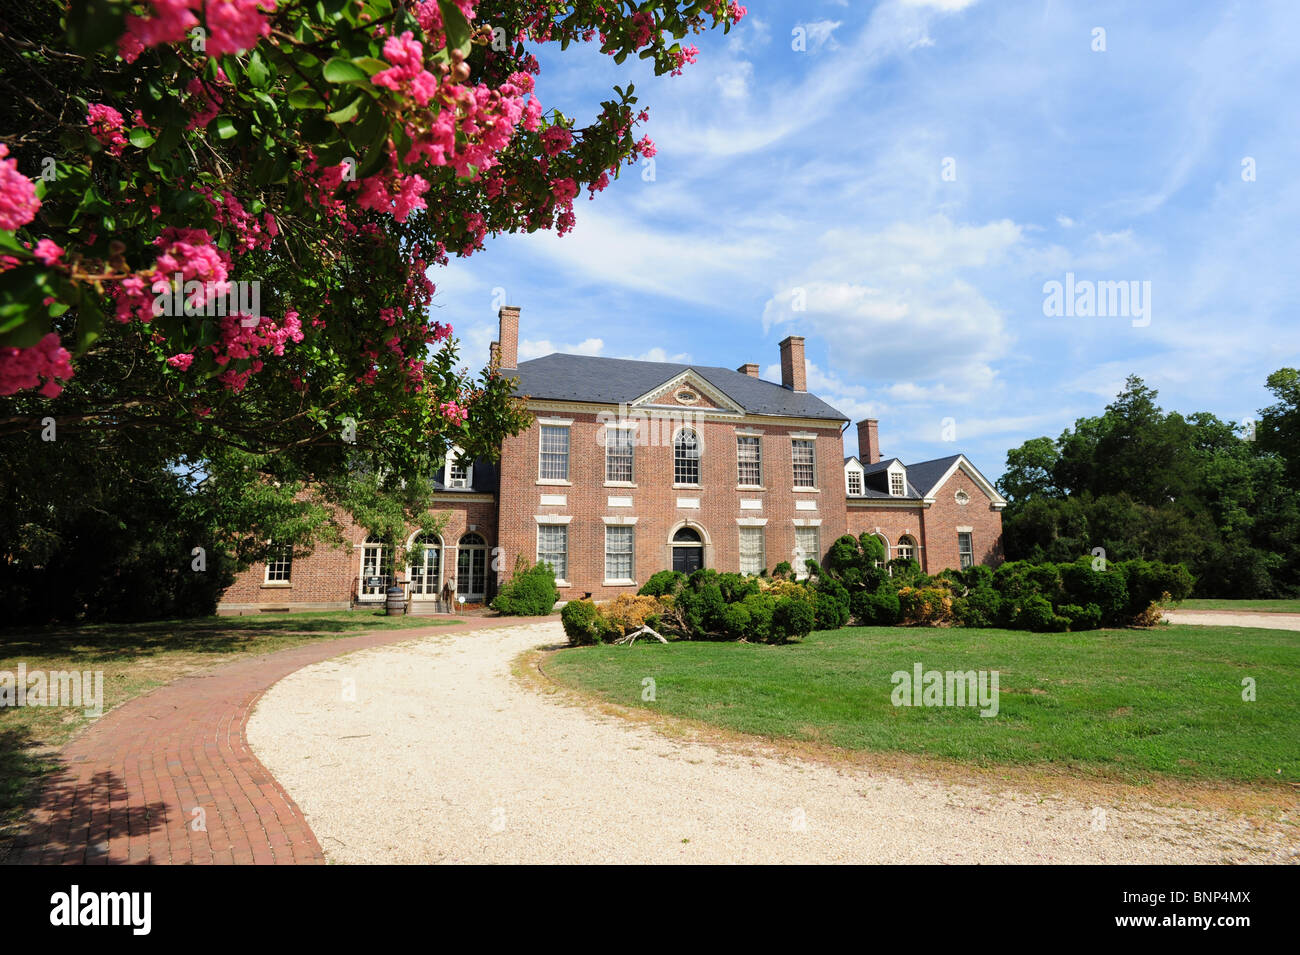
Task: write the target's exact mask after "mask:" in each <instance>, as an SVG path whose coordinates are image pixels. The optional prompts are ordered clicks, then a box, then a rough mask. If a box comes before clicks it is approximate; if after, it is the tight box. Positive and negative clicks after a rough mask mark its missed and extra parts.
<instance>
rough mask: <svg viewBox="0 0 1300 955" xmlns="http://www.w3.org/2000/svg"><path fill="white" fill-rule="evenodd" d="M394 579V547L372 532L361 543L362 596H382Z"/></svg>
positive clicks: (360, 589)
mask: <svg viewBox="0 0 1300 955" xmlns="http://www.w3.org/2000/svg"><path fill="white" fill-rule="evenodd" d="M392 579H393V549H392V548H391V547H389V546H388V545H387V544H385V543H384V541H383V540H381V539H380V538H378V537H376V536H375V535H374V534H371V535H370V536H369V537H367V538H366V541H365V543H364V544H362V545H361V586H360V587H359V588H358V590H359V593H360V595H361V596H362V597H369V598H382V597H383V596H384V591H385V590H386V589H387V588H388V584H389V582H390V581H391V580H392Z"/></svg>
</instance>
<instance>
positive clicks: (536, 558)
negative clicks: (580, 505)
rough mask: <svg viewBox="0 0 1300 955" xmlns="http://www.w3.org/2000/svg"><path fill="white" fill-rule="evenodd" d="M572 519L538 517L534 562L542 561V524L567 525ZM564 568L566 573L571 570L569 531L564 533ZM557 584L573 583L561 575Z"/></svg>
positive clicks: (557, 579) (559, 585) (562, 585)
mask: <svg viewBox="0 0 1300 955" xmlns="http://www.w3.org/2000/svg"><path fill="white" fill-rule="evenodd" d="M572 520H573V518H572V517H559V518H547V519H542V518H540V517H539V518H537V533H536V534H535V535H534V538H535V541H534V543H535V546H534V550H533V560H534V562H536V563H539V564H540V563H541V562H542V526H543V525H560V524H564V525H566V526H567V525H568V523H569V522H570V521H572ZM564 570H565V572H566V573H567V572H568V570H569V535H568V532H567V531H566V532H565V535H564ZM555 586H556V587H572V586H573V585H572V584H571V583H569V582H568V580H563V579H561V578H559V577H556V578H555Z"/></svg>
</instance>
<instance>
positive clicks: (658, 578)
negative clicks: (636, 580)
mask: <svg viewBox="0 0 1300 955" xmlns="http://www.w3.org/2000/svg"><path fill="white" fill-rule="evenodd" d="M685 581H686V575H685V574H683V573H682V572H681V571H677V570H661V571H659V573H657V574H655V575H653V576H652V577H651V578H650V579H649V580H647V581H646V582H645V583H644V584H643V585H642V587H641V589H640V590H639V591H637V593H639V594H640V595H641V596H643V597H663V596H665V595H667V596H672V595H674V594H676V593H677V591H679V590H681V588H682V584H683V583H685Z"/></svg>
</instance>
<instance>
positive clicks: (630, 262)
mask: <svg viewBox="0 0 1300 955" xmlns="http://www.w3.org/2000/svg"><path fill="white" fill-rule="evenodd" d="M747 6H748V8H749V15H748V17H746V19H745V20H744V21H743V23H742V24H741V25H740V26H739V27H738V28H737V29H735V30H733V31H732V33H731V34H730V35H728V36H723V35H722V34H721V33H720V32H716V33H708V34H704V35H702V36H700V37H697V38H696V39H695V42H696V43H697V45H698V46H699V47H700V50H701V54H700V57H699V61H698V63H696V64H695V65H694V66H693V67H688V68H687V70H686V72H685V74H684V75H683V76H680V77H666V76H665V77H661V78H655V77H653V76H651V75H650V74H649V72H648V71H647V70H645V69H644V66H643V64H641V63H639V62H638V63H635V64H634V63H632V62H630V61H629V62H628V63H625V64H624V65H623V66H621V67H620V66H617V65H615V64H614V63H613V61H612V60H610V59H609V58H607V57H604V56H602V55H600V54H599V53H598V52H596V51H595V50H594V49H574V48H570V50H569V51H567V52H565V53H563V54H561V53H559V51H558V50H557V49H556V50H547V51H545V52H544V53H543V55H542V57H541V60H542V65H543V70H542V73H541V75H540V76H539V78H538V84H537V88H538V93H539V95H540V96H541V98H542V102H543V105H544V106H546V107H547V108H552V107H555V108H559V109H561V110H563V111H564V112H565V114H566V115H570V116H577V117H578V120H579V123H582V122H584V121H589V120H590V118H591V117H592V116H593V115H594V112H595V109H596V106H597V104H598V103H599V101H600V99H601V98H602V97H604V96H606V95H608V91H609V90H610V88H611V87H612V86H613V85H614V84H625V83H626V82H628V80H629V79H631V80H633V81H634V82H635V83H636V87H637V93H638V95H639V96H640V98H641V105H643V106H647V107H649V109H650V121H649V123H648V124H646V126H645V127H644V128H645V131H646V132H647V133H648V134H649V135H650V136H651V138H652V139H654V140H655V142H656V144H657V145H658V147H659V154H658V156H657V157H656V159H655V163H654V170H653V173H654V175H653V178H652V179H650V180H649V181H647V178H646V177H645V176H643V175H642V171H641V170H640V169H628V170H625V172H624V175H623V177H622V178H621V179H620V180H618V181H617V182H615V183H614V184H613V185H612V186H611V187H610V189H608V190H607V191H606V192H605V193H603V194H601V195H598V196H597V198H596V199H595V201H592V202H589V201H587V200H586V199H585V198H580V199H579V201H578V202H577V203H576V204H575V205H576V208H577V213H578V225H577V228H576V229H575V230H574V232H572V233H571V234H569V235H568V236H565V237H563V238H559V237H556V236H554V235H540V234H539V235H533V236H507V237H501V238H498V239H496V240H492V241H490V242H489V244H488V246H487V248H486V250H484V251H483V252H480V253H478V254H477V255H475V256H473V257H472V258H470V259H468V260H454V261H453V262H452V264H451V265H450V266H449V267H448V268H445V269H439V270H435V271H434V273H433V279H434V281H435V282H436V284H437V286H438V295H437V297H436V299H435V301H436V303H437V305H438V306H439V310H438V317H439V318H440V319H442V320H444V321H450V322H451V323H452V324H453V326H454V327H455V329H456V334H457V336H458V337H459V338H460V339H461V342H462V346H463V349H464V352H463V354H464V357H465V358H466V359H467V360H472V361H473V363H474V365H475V366H476V367H477V365H479V364H481V362H482V361H484V360H485V357H486V354H487V345H488V342H490V341H491V340H492V339H493V338H495V336H496V316H495V309H494V295H498V294H500V293H499V292H498V290H504V294H505V297H506V299H507V301H508V303H509V304H512V305H518V306H521V308H522V310H523V311H522V315H521V332H520V337H521V357H524V358H531V357H538V356H540V355H543V354H547V353H549V352H552V351H565V352H578V353H584V354H601V355H607V356H613V357H632V358H651V359H669V360H677V361H691V362H696V363H699V364H707V365H724V366H729V367H735V366H737V365H739V364H741V363H743V362H747V361H756V362H759V363H760V365H761V366H762V367H763V369H764V377H768V378H771V379H773V380H779V377H780V374H779V369H778V366H777V361H778V350H777V343H778V342H779V341H780V340H781V339H782V338H784V337H785V336H786V335H789V334H801V335H803V336H805V338H806V339H807V347H808V360H809V381H810V390H813V391H815V392H816V393H817V394H819V395H820V396H822V397H823V398H825V399H826V400H828V401H830V402H831V403H832V404H833V405H835V406H836V407H838V408H839V409H840V410H842V411H843V412H844V413H845V414H846V415H848V416H849V417H851V418H852V419H853V420H855V421H856V420H858V419H859V418H862V417H877V418H879V419H880V435H881V445H882V450H883V452H884V454H885V455H886V456H898V457H901V458H902V459H903V460H904V461H916V460H924V459H928V458H933V457H938V456H942V455H946V454H951V453H953V452H955V451H958V450H960V451H963V452H965V453H966V454H967V455H968V456H970V457H971V458H972V460H974V461H975V462H976V464H977V465H978V466H979V467H980V468H981V469H982V470H983V471H984V472H985V473H986V474H988V475H989V476H990V477H995V476H997V475H999V474H1000V473H1001V472H1002V470H1003V467H1004V465H1005V454H1006V450H1007V448H1009V447H1015V446H1017V445H1019V444H1020V443H1021V442H1022V441H1024V440H1026V439H1027V438H1031V437H1034V436H1037V435H1042V434H1046V435H1051V436H1053V437H1054V436H1056V435H1057V434H1059V433H1060V432H1061V430H1062V429H1063V428H1065V427H1067V426H1068V425H1070V424H1071V423H1072V422H1073V421H1074V419H1075V418H1077V417H1079V416H1081V415H1086V414H1096V413H1098V412H1100V410H1101V408H1102V407H1103V406H1104V405H1105V403H1106V402H1107V401H1108V400H1109V399H1110V398H1111V397H1112V396H1113V395H1114V394H1115V392H1116V391H1117V390H1118V389H1119V387H1120V386H1121V384H1122V382H1123V380H1124V378H1125V376H1126V375H1128V374H1130V373H1134V374H1138V375H1141V376H1142V377H1143V378H1145V379H1146V380H1147V382H1148V384H1150V385H1152V386H1154V387H1156V388H1158V389H1159V391H1160V393H1161V400H1162V404H1163V405H1164V406H1165V407H1166V408H1176V409H1179V410H1183V411H1198V410H1209V411H1213V412H1215V413H1216V414H1218V415H1220V416H1221V417H1224V418H1228V419H1232V420H1240V419H1241V418H1242V417H1243V416H1247V415H1253V414H1254V413H1255V412H1256V411H1257V409H1259V408H1260V407H1262V406H1263V405H1265V404H1267V403H1268V400H1269V396H1268V393H1267V391H1266V390H1265V389H1264V387H1263V384H1264V379H1265V378H1266V377H1267V375H1268V373H1269V372H1271V371H1273V370H1275V369H1277V368H1279V367H1282V366H1284V365H1292V366H1294V365H1296V364H1297V363H1300V324H1298V323H1297V322H1296V316H1297V309H1296V304H1297V297H1298V296H1297V275H1300V254H1298V253H1300V180H1298V179H1297V176H1296V175H1295V171H1296V170H1297V169H1298V168H1300V134H1298V133H1297V130H1300V115H1298V113H1300V106H1298V105H1297V103H1298V102H1300V96H1298V95H1297V91H1298V90H1300V46H1298V45H1297V44H1296V43H1295V37H1296V36H1297V35H1300V4H1297V3H1294V2H1293V0H1278V2H1251V3H1220V2H1188V0H1182V2H1157V0H1151V2H1142V3H1133V2H1131V0H1129V2H1086V3H1085V2H1063V0H1035V2H1028V0H1026V2H1015V0H997V2H994V0H882V2H879V3H870V2H852V0H849V2H816V0H809V2H801V3H764V2H760V0H751V2H749V3H748V4H747ZM1098 28H1100V29H1101V30H1104V37H1102V36H1101V35H1100V34H1098V33H1096V30H1097V29H1098ZM796 30H801V31H802V32H801V34H800V35H801V36H802V37H803V38H804V42H803V44H802V45H803V46H804V47H805V49H803V50H796V49H794V47H795V46H796V45H799V44H797V43H796V39H797V37H796V34H795V31H796ZM1099 39H1104V46H1105V49H1104V50H1095V49H1094V47H1095V46H1099V45H1100V43H1099ZM1247 159H1249V160H1250V161H1251V163H1253V168H1254V174H1255V175H1254V180H1253V181H1247V179H1246V178H1244V177H1243V169H1244V167H1243V160H1247ZM946 160H951V161H950V162H947V163H946V164H945V161H946ZM945 169H946V170H947V172H948V174H947V175H946V176H945ZM1067 272H1072V273H1074V275H1075V276H1076V280H1087V281H1095V282H1113V281H1126V282H1127V281H1136V282H1149V283H1150V286H1149V288H1150V303H1149V304H1150V314H1149V318H1150V321H1149V324H1146V325H1141V324H1138V325H1135V324H1134V321H1133V320H1131V319H1130V318H1128V317H1116V316H1108V317H1079V316H1069V317H1067V316H1047V315H1045V314H1044V297H1045V296H1044V283H1046V282H1049V281H1058V282H1064V281H1065V276H1066V273H1067ZM800 302H802V303H803V304H804V306H805V307H804V308H802V309H799V308H797V305H798V303H800ZM949 418H950V419H952V428H951V429H950V434H951V436H952V437H953V438H954V440H951V441H945V440H944V437H945V435H944V420H945V419H949ZM845 441H846V447H847V453H853V452H854V450H856V435H855V433H854V430H853V429H852V428H850V429H849V431H848V432H847V433H846V435H845Z"/></svg>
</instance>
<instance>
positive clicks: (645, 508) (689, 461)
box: [218, 307, 1005, 613]
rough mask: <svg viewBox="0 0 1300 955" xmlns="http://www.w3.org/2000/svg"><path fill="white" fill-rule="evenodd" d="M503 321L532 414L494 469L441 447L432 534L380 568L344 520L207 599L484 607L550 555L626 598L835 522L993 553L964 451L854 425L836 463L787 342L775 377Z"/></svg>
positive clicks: (747, 558)
mask: <svg viewBox="0 0 1300 955" xmlns="http://www.w3.org/2000/svg"><path fill="white" fill-rule="evenodd" d="M519 315H520V310H519V309H518V308H515V307H505V308H502V309H501V310H500V313H499V318H500V334H499V336H498V341H496V342H494V343H493V345H492V348H493V354H494V357H495V359H496V360H497V362H498V365H499V367H500V368H501V369H502V371H503V373H504V374H505V375H507V376H508V377H511V378H515V379H517V380H518V384H517V387H516V394H517V395H519V396H520V397H522V398H525V399H526V402H527V409H528V412H529V413H530V415H531V417H532V421H531V423H530V424H529V426H528V428H527V429H525V430H524V431H522V432H520V433H519V434H517V435H514V436H513V437H510V438H507V439H506V440H505V442H504V443H503V444H502V447H501V455H500V460H499V461H498V462H495V463H494V462H490V461H486V460H479V461H469V460H462V459H459V458H457V457H456V456H455V455H454V454H453V455H451V456H450V457H449V460H448V461H447V463H446V465H445V467H444V468H443V471H442V473H441V474H440V475H438V477H437V480H436V482H435V488H436V490H435V493H434V496H433V500H432V501H431V502H430V508H431V509H432V510H435V511H438V512H440V513H443V514H445V515H446V517H447V521H446V524H445V526H444V527H443V530H442V533H441V534H438V535H433V534H420V533H417V532H414V531H413V532H412V534H411V536H410V538H409V539H408V540H406V541H403V542H401V543H402V544H403V545H405V546H404V550H405V558H404V566H394V548H393V546H392V542H389V541H383V540H378V539H374V538H373V537H369V536H367V535H366V533H365V532H364V530H362V529H361V528H358V527H355V526H352V527H349V528H348V540H349V542H350V545H351V546H350V549H346V550H344V549H340V548H337V547H327V546H320V547H317V548H316V549H315V551H314V552H313V553H311V554H310V555H309V556H305V557H297V558H295V557H293V556H292V555H291V554H290V553H288V552H287V551H286V552H284V553H282V554H281V555H280V557H279V558H278V559H273V560H271V561H269V562H267V563H263V564H257V565H255V566H253V567H251V568H250V569H249V570H247V571H245V572H243V573H242V574H240V575H239V576H238V577H237V578H236V581H235V583H234V584H233V585H232V586H231V587H230V588H229V589H228V590H227V591H226V593H225V595H224V596H223V599H222V602H221V604H220V606H219V608H218V610H219V612H222V613H249V612H257V611H263V610H265V611H269V610H286V609H287V610H317V609H319V610H324V609H337V608H350V607H358V606H364V605H367V604H379V603H382V602H383V601H384V599H385V592H386V590H387V588H388V587H389V586H390V585H391V584H392V583H394V582H397V583H399V584H400V585H401V586H403V588H404V589H405V591H406V594H407V597H408V600H409V607H410V609H411V610H412V612H439V611H447V610H450V609H452V607H453V606H454V605H455V604H456V603H458V602H461V601H463V602H466V603H482V602H485V601H487V600H490V599H491V598H492V596H493V595H494V594H495V593H496V591H497V589H498V587H499V586H500V584H501V583H502V582H504V580H505V579H507V578H508V577H509V575H510V573H511V572H512V570H513V568H514V565H515V559H516V557H517V556H518V555H523V556H524V557H525V558H527V559H528V561H529V562H533V561H537V560H544V561H547V562H549V563H550V564H551V566H552V567H553V568H554V570H555V574H556V578H557V583H558V585H559V588H560V599H561V600H568V599H570V598H575V597H582V596H585V595H588V594H590V595H591V596H593V597H594V598H596V599H599V600H603V599H607V598H611V597H614V596H617V595H618V594H623V593H635V592H636V591H637V589H638V588H639V587H640V586H641V584H642V583H643V582H644V581H645V580H646V579H647V578H648V577H649V576H650V575H651V574H653V573H655V572H656V571H659V570H664V569H668V568H672V569H675V570H680V571H685V572H690V571H693V570H695V569H698V568H701V567H712V568H715V569H717V570H722V571H733V572H735V571H738V572H741V573H753V574H757V573H760V572H762V571H764V570H767V571H769V572H770V571H771V570H772V568H774V567H775V566H776V565H777V564H779V563H781V562H783V561H788V562H790V563H791V564H792V565H793V566H794V568H795V570H796V571H798V570H799V569H800V568H801V567H802V564H803V561H804V559H806V558H807V557H812V558H815V559H818V560H820V559H821V558H822V556H823V555H824V553H825V550H826V548H827V547H829V546H830V544H831V543H832V542H833V541H834V540H835V539H836V538H838V537H840V536H841V535H843V534H845V533H849V534H853V535H855V536H857V535H861V534H863V533H868V534H874V535H876V536H878V537H879V538H880V540H881V541H882V542H883V543H884V545H885V548H886V552H887V554H888V555H889V557H890V558H894V557H908V558H912V559H914V560H916V561H918V562H919V563H920V564H921V567H922V568H923V569H924V570H925V571H927V572H928V573H937V572H938V571H940V570H942V569H943V568H945V567H966V566H969V565H971V564H973V563H985V564H995V563H997V562H998V561H999V560H1000V559H1001V552H1002V547H1001V544H1002V513H1001V512H1002V508H1003V506H1004V504H1005V502H1004V501H1003V499H1002V497H1001V496H1000V495H999V494H998V493H997V491H996V490H995V489H994V487H993V485H992V484H991V483H990V482H989V481H988V480H987V479H986V478H985V477H984V476H983V475H982V474H980V472H979V471H978V470H977V469H976V467H975V466H974V464H972V463H971V462H970V461H969V460H967V458H966V457H965V456H964V455H962V454H953V455H950V456H948V457H943V458H937V459H935V460H932V461H921V462H919V463H915V464H904V463H903V462H902V461H900V460H898V459H897V458H882V456H881V449H880V441H879V437H878V431H877V422H876V421H875V420H874V419H867V420H864V421H860V422H858V424H857V435H858V447H859V454H858V455H857V456H854V457H846V456H845V454H844V440H843V434H844V431H845V430H846V429H847V427H848V425H849V424H850V422H849V419H848V418H846V417H845V416H844V415H843V414H841V413H840V412H839V411H837V410H836V409H835V408H833V407H831V406H830V405H828V404H827V403H826V402H824V401H822V400H821V399H820V398H818V397H817V396H816V395H813V394H811V393H810V392H809V391H808V388H807V372H806V367H805V362H804V341H803V339H802V338H800V337H798V336H790V337H788V338H786V339H785V340H784V341H782V342H781V344H780V349H781V383H780V384H776V383H775V382H769V381H765V380H763V379H761V378H760V377H759V365H758V364H757V363H746V364H743V365H741V366H740V367H739V368H736V369H735V370H732V369H730V368H720V367H711V366H706V365H695V364H676V363H671V362H650V361H631V360H624V359H617V358H599V357H588V356H579V355H563V354H552V355H547V356H545V357H543V358H537V359H534V360H531V361H523V362H521V361H519V359H518V355H519Z"/></svg>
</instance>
